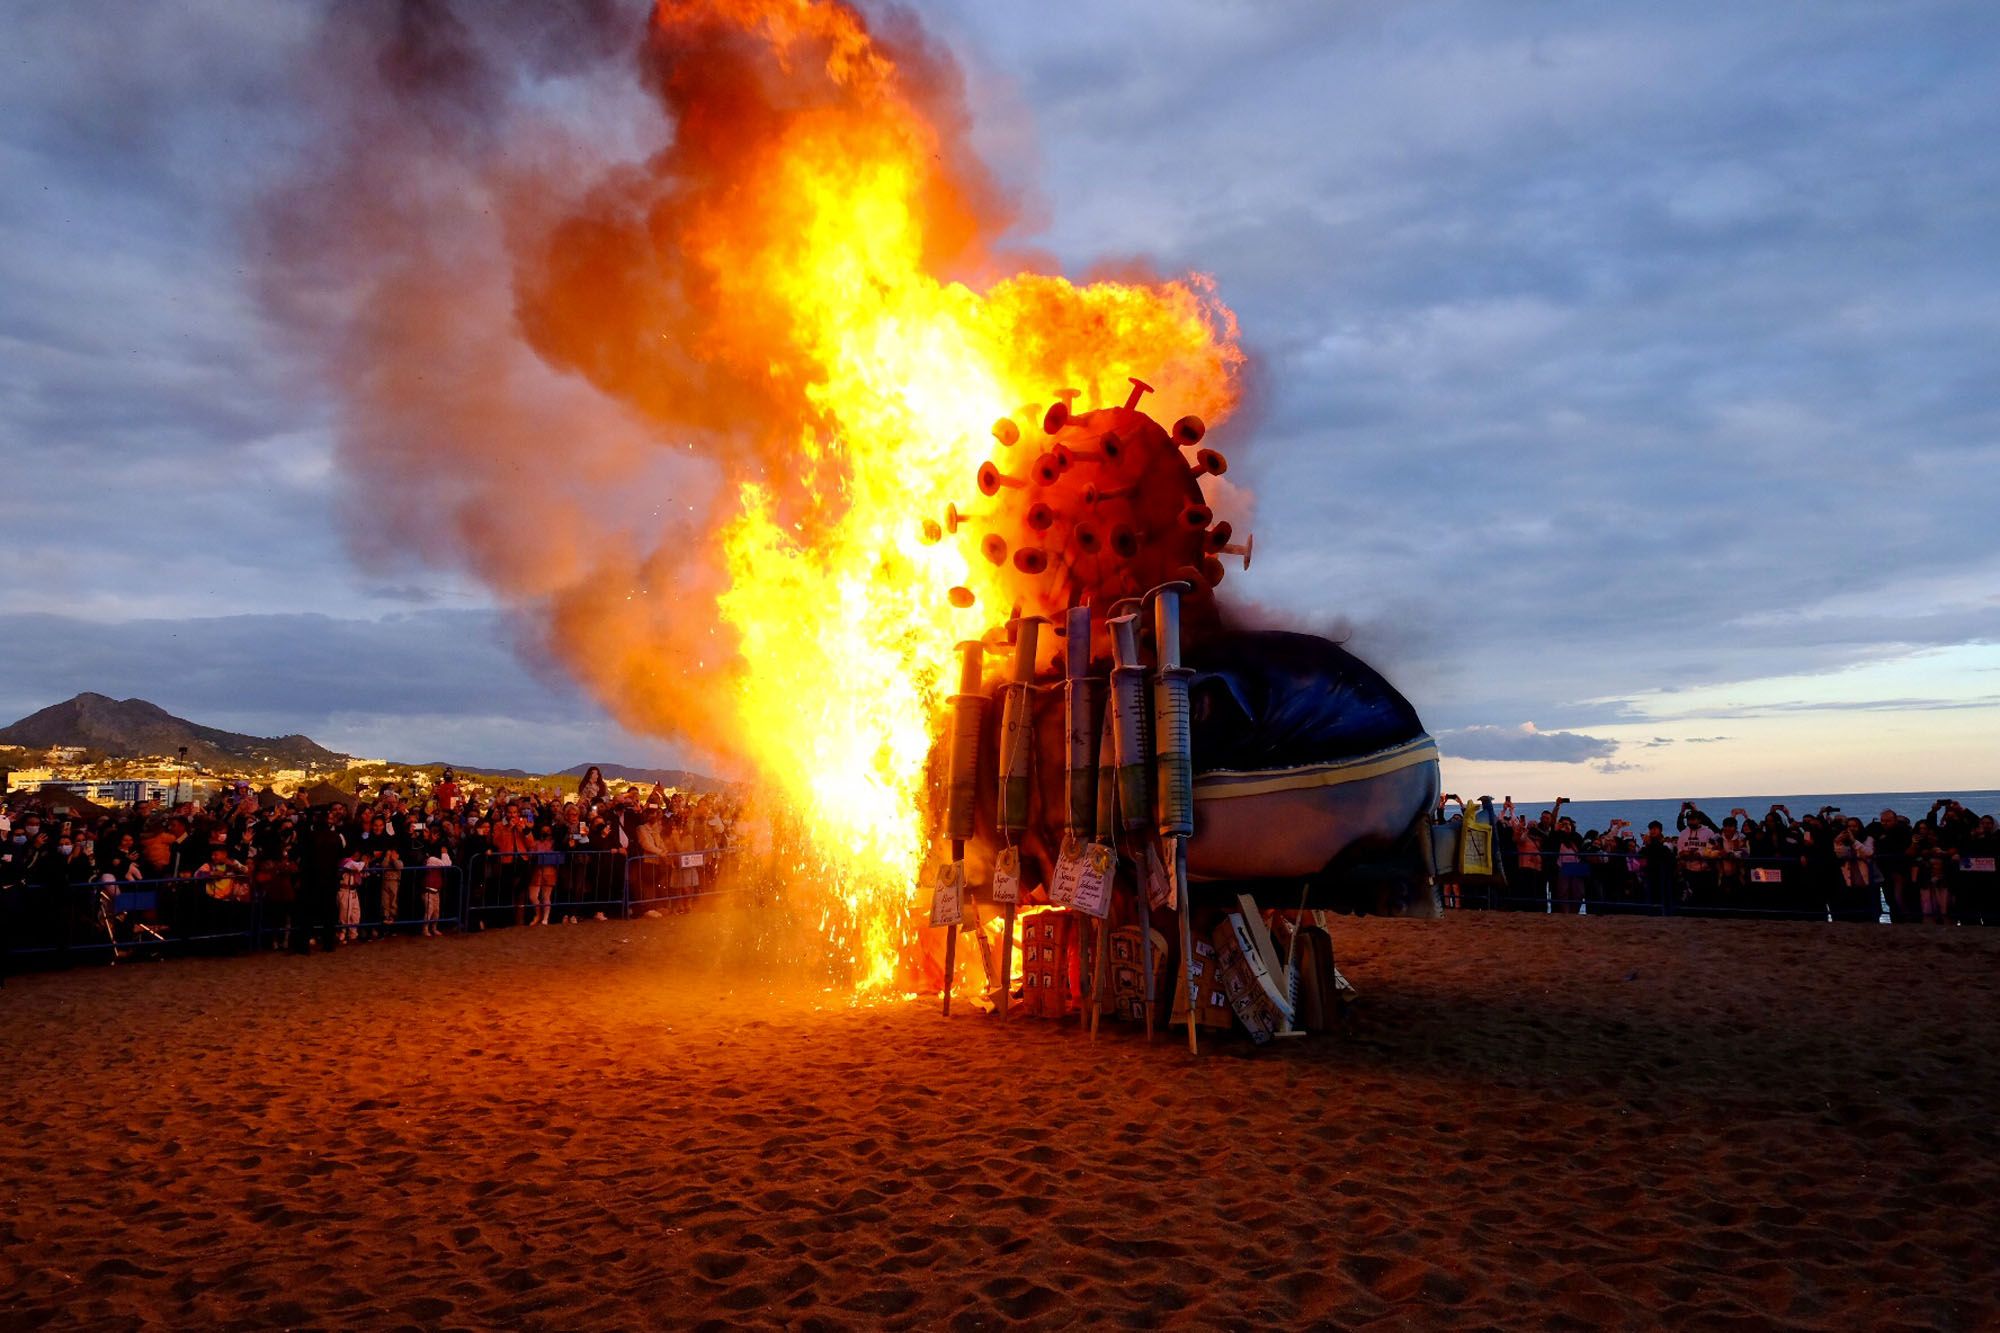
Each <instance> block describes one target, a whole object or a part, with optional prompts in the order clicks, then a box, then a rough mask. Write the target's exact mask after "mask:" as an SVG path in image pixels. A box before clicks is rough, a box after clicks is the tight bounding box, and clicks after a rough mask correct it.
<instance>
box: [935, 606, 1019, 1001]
mask: <svg viewBox="0 0 2000 1333" xmlns="http://www.w3.org/2000/svg"><path fill="white" fill-rule="evenodd" d="M980 651H981V645H980V643H979V642H978V640H976V639H975V640H971V641H968V642H966V643H961V644H959V645H958V693H957V694H954V695H952V696H951V773H950V782H949V784H948V785H947V786H946V788H945V802H944V823H945V835H946V836H947V837H949V838H950V839H951V859H952V862H953V864H955V865H957V866H958V868H959V882H960V883H961V884H963V883H964V882H965V841H966V839H967V838H970V837H971V836H972V835H973V833H974V831H975V830H976V828H977V825H978V820H977V812H978V800H979V731H980V728H981V726H982V725H983V724H984V722H985V720H986V696H985V695H983V694H981V693H980V692H979V671H980ZM961 891H962V890H961ZM957 970H958V927H957V926H955V925H953V926H946V927H945V937H944V1013H945V1017H947V1018H949V1017H951V982H952V976H953V974H954V973H955V972H957ZM1000 1003H1001V1004H1002V1005H1003V1006H1004V1005H1005V1004H1006V1003H1007V996H1006V992H1005V991H1002V992H1001V995H1000Z"/></svg>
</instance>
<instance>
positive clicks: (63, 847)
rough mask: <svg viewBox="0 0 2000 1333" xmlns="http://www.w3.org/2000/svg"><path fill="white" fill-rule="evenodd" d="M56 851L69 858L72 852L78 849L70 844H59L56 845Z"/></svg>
mask: <svg viewBox="0 0 2000 1333" xmlns="http://www.w3.org/2000/svg"><path fill="white" fill-rule="evenodd" d="M56 850H57V851H59V852H61V853H62V854H63V855H64V856H68V855H69V854H70V853H71V852H73V851H75V850H76V848H74V847H72V846H70V844H68V843H66V842H59V843H57V844H56Z"/></svg>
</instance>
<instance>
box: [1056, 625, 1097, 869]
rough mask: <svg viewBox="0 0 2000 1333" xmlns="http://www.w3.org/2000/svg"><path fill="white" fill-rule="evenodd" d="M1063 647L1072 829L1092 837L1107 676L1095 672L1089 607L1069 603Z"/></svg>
mask: <svg viewBox="0 0 2000 1333" xmlns="http://www.w3.org/2000/svg"><path fill="white" fill-rule="evenodd" d="M1065 633H1066V635H1067V638H1066V641H1065V644H1064V647H1065V650H1066V651H1065V653H1064V666H1065V671H1064V675H1065V677H1066V679H1065V680H1064V683H1063V722H1064V729H1065V731H1066V732H1067V738H1068V747H1067V751H1066V753H1065V754H1064V759H1063V778H1064V786H1065V792H1066V794H1067V796H1068V798H1069V815H1068V820H1067V823H1066V825H1065V827H1066V828H1067V830H1068V831H1069V832H1070V833H1072V834H1075V835H1076V836H1078V837H1088V836H1090V833H1091V832H1092V830H1093V828H1094V827H1095V825H1096V822H1097V740H1098V736H1097V733H1098V729H1099V724H1100V723H1101V721H1102V718H1103V713H1104V682H1103V681H1102V680H1097V679H1093V678H1092V677H1091V675H1090V608H1089V607H1087V606H1073V607H1071V608H1070V609H1069V615H1068V623H1067V625H1066V627H1065Z"/></svg>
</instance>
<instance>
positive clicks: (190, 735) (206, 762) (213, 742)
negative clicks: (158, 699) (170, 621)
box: [0, 693, 348, 768]
mask: <svg viewBox="0 0 2000 1333" xmlns="http://www.w3.org/2000/svg"><path fill="white" fill-rule="evenodd" d="M0 744H7V745H19V746H23V747H25V748H27V749H31V750H46V749H48V748H49V747H50V746H55V745H74V746H81V747H83V748H84V749H86V750H95V751H99V752H101V753H103V754H106V755H109V756H111V757H112V758H115V759H136V758H143V757H145V756H149V755H160V756H167V757H171V756H172V755H173V754H174V752H175V751H177V750H178V749H179V748H180V747H181V746H183V745H185V746H186V747H187V752H188V759H189V760H191V761H192V762H194V763H197V764H200V765H202V766H203V767H204V768H326V767H330V766H336V765H339V764H342V763H345V762H346V761H347V758H348V756H346V755H344V754H340V753H337V752H336V751H333V750H329V749H327V748H326V747H325V746H323V745H320V744H317V743H316V742H314V741H313V740H311V739H309V738H308V737H305V736H246V735H244V734H243V733H241V732H236V731H223V730H220V729H219V728H216V727H204V726H202V725H200V724H199V723H195V722H190V721H188V720H187V719H186V718H184V717H175V716H174V715H173V714H172V713H169V712H168V711H167V710H166V709H164V708H162V707H160V706H159V705H158V704H153V703H148V702H146V701H145V700H144V699H112V698H109V697H107V696H105V695H102V694H88V693H86V694H79V695H77V696H76V697H75V698H74V699H67V700H65V701H63V702H62V703H59V704H51V705H50V706H49V707H47V708H44V709H42V710H41V711H40V712H36V713H30V714H28V716H26V717H24V718H22V719H21V720H20V721H18V722H16V723H14V724H13V725H12V726H10V727H6V728H0Z"/></svg>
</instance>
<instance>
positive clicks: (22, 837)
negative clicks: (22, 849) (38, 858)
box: [14, 833, 28, 842]
mask: <svg viewBox="0 0 2000 1333" xmlns="http://www.w3.org/2000/svg"><path fill="white" fill-rule="evenodd" d="M27 840H28V835H27V834H25V833H16V834H15V835H14V841H15V842H26V841H27Z"/></svg>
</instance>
